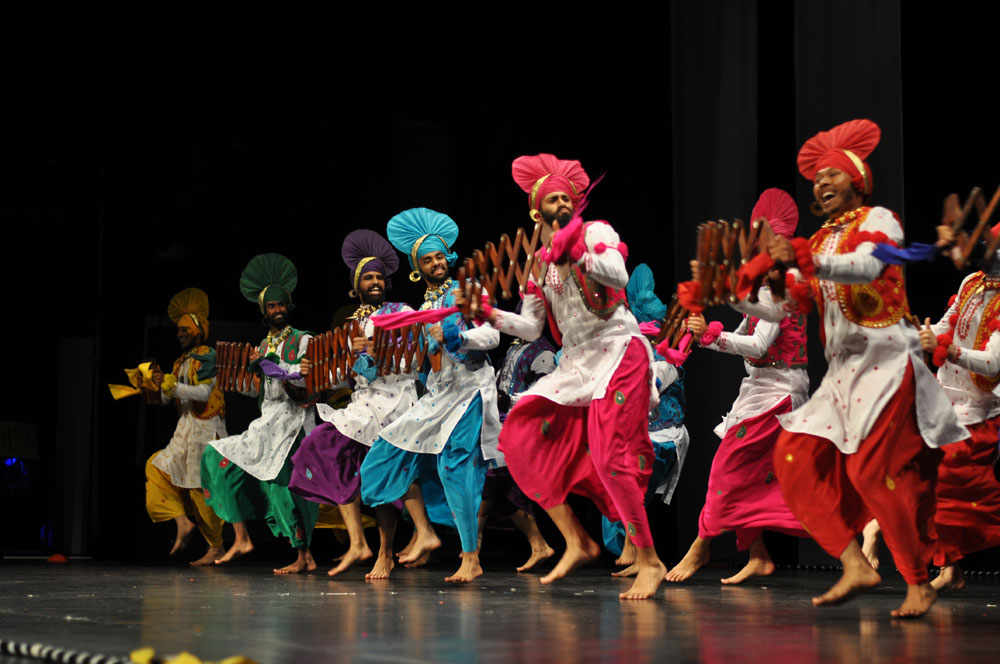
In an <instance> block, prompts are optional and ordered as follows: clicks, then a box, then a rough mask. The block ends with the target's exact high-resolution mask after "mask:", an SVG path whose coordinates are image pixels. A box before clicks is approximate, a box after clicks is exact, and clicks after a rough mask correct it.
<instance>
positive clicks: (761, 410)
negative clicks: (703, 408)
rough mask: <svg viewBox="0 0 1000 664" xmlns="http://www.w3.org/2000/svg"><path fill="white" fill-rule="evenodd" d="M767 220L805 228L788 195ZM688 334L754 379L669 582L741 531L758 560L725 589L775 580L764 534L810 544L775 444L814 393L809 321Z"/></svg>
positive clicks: (780, 196) (771, 194) (774, 193)
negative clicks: (784, 492)
mask: <svg viewBox="0 0 1000 664" xmlns="http://www.w3.org/2000/svg"><path fill="white" fill-rule="evenodd" d="M760 217H764V218H766V219H767V220H768V223H769V225H770V226H771V228H772V230H774V232H775V233H777V234H779V235H782V236H784V237H792V235H794V234H795V227H796V226H797V225H798V221H799V213H798V210H797V209H796V207H795V201H794V200H792V197H791V196H789V195H788V194H786V193H785V192H784V191H781V190H780V189H768V190H767V191H765V192H764V193H763V194H761V196H760V198H759V199H758V200H757V204H756V205H755V206H754V209H753V212H752V213H751V216H750V218H751V219H758V218H760ZM772 276H774V277H775V278H777V276H778V275H777V273H773V274H772ZM687 327H688V329H690V330H691V332H693V333H694V335H695V338H696V339H700V340H701V345H702V346H703V347H704V348H709V349H711V350H715V351H719V352H723V353H732V354H733V355H739V356H741V357H743V359H744V363H745V365H746V371H747V377H746V378H744V379H743V382H742V384H741V385H740V393H739V396H737V397H736V401H735V402H733V405H732V407H731V408H730V409H729V412H728V413H727V414H726V415H725V417H723V418H722V423H721V424H719V426H718V427H716V428H715V434H716V435H717V436H719V438H721V439H722V443H721V444H720V445H719V449H718V450H717V451H716V453H715V458H714V459H713V460H712V470H711V472H710V474H709V477H708V492H707V494H706V496H705V506H704V507H703V508H702V510H701V514H700V516H699V518H698V537H696V538H695V540H694V542H692V544H691V547H690V548H689V549H688V552H687V553H686V554H685V555H684V558H683V559H681V561H680V562H679V563H677V565H676V566H675V567H674V568H673V569H672V570H670V572H669V573H668V574H667V580H668V581H684V580H686V579H688V578H690V577H691V575H692V574H694V573H695V571H697V570H698V569H699V568H700V567H701V566H702V565H704V564H705V563H707V562H708V560H709V543H710V542H711V541H712V539H713V538H715V537H718V536H719V535H721V534H722V533H724V532H726V531H730V530H734V531H736V545H737V547H738V548H739V549H740V551H746V550H747V549H749V550H750V560H749V561H748V562H747V564H746V565H745V566H744V567H743V569H741V570H740V571H739V572H738V573H736V574H735V575H733V576H730V577H728V578H725V579H722V583H726V584H733V583H741V582H743V581H745V580H747V579H748V578H750V577H752V576H766V575H768V574H771V573H772V572H774V562H772V560H771V556H770V554H769V553H768V551H767V546H766V545H765V544H764V538H763V534H764V530H776V531H779V532H784V533H788V534H791V535H796V536H799V537H807V536H808V535H807V534H806V532H805V531H804V530H803V529H802V526H801V524H800V523H799V522H798V519H796V518H795V516H794V515H792V512H791V510H789V509H788V506H787V505H786V504H785V499H784V498H782V496H781V487H779V486H778V482H777V481H776V480H775V477H774V444H775V443H776V442H777V440H778V434H780V433H781V424H780V423H779V422H778V416H779V415H784V414H786V413H789V412H791V411H793V410H795V409H796V408H798V407H799V406H801V405H802V404H804V403H805V401H806V398H807V397H808V393H809V376H808V375H807V374H806V362H807V360H806V330H805V316H804V315H803V314H801V313H799V312H794V313H791V314H788V315H787V316H785V318H784V319H783V320H782V321H781V322H780V323H770V322H768V321H766V320H760V319H759V318H757V317H756V316H745V317H744V318H743V321H742V322H741V323H740V325H739V327H738V328H736V330H735V331H734V332H722V331H721V330H722V325H721V324H720V323H712V325H711V326H708V325H706V323H705V318H704V317H703V316H702V315H701V314H692V315H691V316H690V317H689V318H688V321H687Z"/></svg>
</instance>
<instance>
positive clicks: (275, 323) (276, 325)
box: [264, 313, 288, 330]
mask: <svg viewBox="0 0 1000 664" xmlns="http://www.w3.org/2000/svg"><path fill="white" fill-rule="evenodd" d="M264 318H265V319H266V320H267V324H268V325H269V326H270V327H271V329H273V330H283V329H285V326H287V325H288V314H285V313H281V314H274V315H273V316H265V317H264Z"/></svg>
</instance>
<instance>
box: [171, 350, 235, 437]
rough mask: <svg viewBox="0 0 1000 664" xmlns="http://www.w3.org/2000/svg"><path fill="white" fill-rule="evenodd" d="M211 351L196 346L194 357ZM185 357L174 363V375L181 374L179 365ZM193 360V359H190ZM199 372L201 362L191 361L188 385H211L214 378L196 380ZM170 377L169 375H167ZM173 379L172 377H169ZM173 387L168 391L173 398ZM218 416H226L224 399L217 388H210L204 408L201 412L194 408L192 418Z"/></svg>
mask: <svg viewBox="0 0 1000 664" xmlns="http://www.w3.org/2000/svg"><path fill="white" fill-rule="evenodd" d="M211 350H212V349H211V348H210V347H209V346H198V347H197V348H195V349H194V351H193V352H194V354H195V355H207V354H208V353H209V352H210V351H211ZM186 355H187V353H185V354H184V355H181V356H180V357H178V358H177V360H176V361H174V374H179V373H180V372H181V365H182V364H184V358H185V356H186ZM192 359H193V358H192ZM199 370H201V362H199V361H198V360H194V361H192V362H191V363H190V364H188V375H187V378H188V383H189V384H190V385H204V384H206V383H211V382H212V381H213V380H215V376H211V377H209V378H205V379H204V380H198V371H199ZM167 375H170V374H167ZM171 378H173V376H171ZM176 380H177V379H176V378H174V381H175V382H174V385H175V384H176ZM163 384H164V386H165V385H166V384H167V377H166V376H164V377H163ZM163 389H164V392H167V388H166V387H164V388H163ZM173 391H174V387H173V385H171V387H170V390H169V395H170V396H173ZM216 415H218V416H219V417H225V416H226V397H225V395H224V394H223V393H222V390H220V389H219V388H218V387H217V386H216V387H214V388H212V394H211V395H210V396H209V397H208V401H206V402H205V406H204V408H202V409H201V410H199V409H198V407H197V406H196V407H195V408H194V416H195V417H197V418H198V419H199V420H210V419H212V418H213V417H215V416H216Z"/></svg>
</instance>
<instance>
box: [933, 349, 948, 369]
mask: <svg viewBox="0 0 1000 664" xmlns="http://www.w3.org/2000/svg"><path fill="white" fill-rule="evenodd" d="M947 359H948V347H947V346H938V347H937V348H935V349H934V358H933V362H934V366H936V367H940V366H941V365H942V364H944V363H945V361H946V360H947Z"/></svg>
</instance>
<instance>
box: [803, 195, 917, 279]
mask: <svg viewBox="0 0 1000 664" xmlns="http://www.w3.org/2000/svg"><path fill="white" fill-rule="evenodd" d="M858 230H860V231H866V232H869V233H879V232H881V233H885V235H886V237H888V239H889V240H892V241H893V242H895V243H896V246H900V247H901V246H903V229H902V227H901V226H900V225H899V222H898V221H896V218H895V217H893V216H892V213H891V212H889V211H888V210H886V209H885V208H881V207H875V208H872V209H871V210H870V211H869V212H868V217H866V218H865V221H864V223H863V224H861V228H860V229H858ZM874 250H875V243H874V242H862V243H861V244H859V245H858V247H857V249H855V250H854V251H853V252H851V253H849V254H838V255H836V256H827V255H823V254H813V263H815V264H816V276H817V277H819V278H820V279H827V280H829V281H836V282H838V283H841V284H867V283H869V282H871V281H873V280H874V279H876V278H877V277H878V276H879V275H880V274H882V270H884V269H885V268H886V264H885V263H883V262H882V261H880V260H879V259H877V258H875V257H874V256H872V255H871V253H872V251H874Z"/></svg>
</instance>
